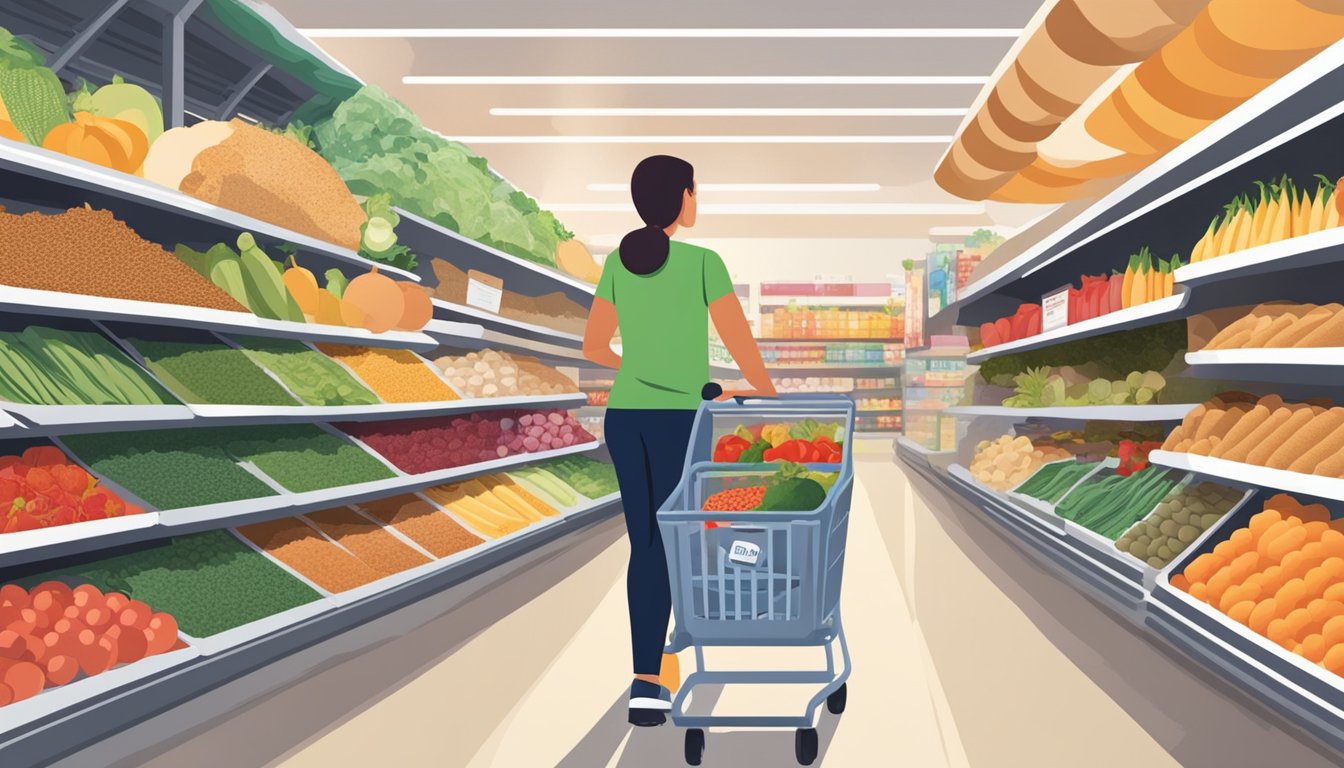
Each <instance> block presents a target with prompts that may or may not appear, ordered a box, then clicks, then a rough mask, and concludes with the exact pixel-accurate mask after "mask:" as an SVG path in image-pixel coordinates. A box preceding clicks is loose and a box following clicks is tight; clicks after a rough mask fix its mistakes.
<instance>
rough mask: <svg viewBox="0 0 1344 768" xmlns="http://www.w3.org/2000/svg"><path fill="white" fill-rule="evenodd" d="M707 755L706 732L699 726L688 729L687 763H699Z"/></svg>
mask: <svg viewBox="0 0 1344 768" xmlns="http://www.w3.org/2000/svg"><path fill="white" fill-rule="evenodd" d="M704 756H705V732H704V731H702V730H700V729H699V728H687V729H686V764H687V765H699V764H700V760H701V759H703V758H704Z"/></svg>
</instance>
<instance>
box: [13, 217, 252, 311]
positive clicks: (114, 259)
mask: <svg viewBox="0 0 1344 768" xmlns="http://www.w3.org/2000/svg"><path fill="white" fill-rule="evenodd" d="M0 242H3V243H4V244H5V258H3V259H0V285H12V286H14V287H16V288H30V289H34V290H39V291H61V292H64V293H78V294H82V295H85V296H106V297H108V298H113V299H132V300H135V301H154V302H161V303H164V304H185V305H188V306H195V307H205V308H207V309H220V310H226V311H229V312H246V311H247V307H245V306H243V304H241V303H239V302H238V301H237V300H235V299H234V298H233V297H232V296H230V295H229V294H228V293H227V292H225V291H224V290H223V289H221V288H219V287H218V286H216V285H215V284H213V283H211V282H210V281H209V280H207V279H205V278H203V277H201V276H200V275H198V274H197V273H196V272H195V271H194V270H193V269H192V268H191V267H189V266H187V265H186V264H184V263H182V262H181V261H180V260H178V259H177V258H175V257H174V256H173V255H172V254H171V253H169V252H167V251H165V250H164V249H163V248H162V247H161V246H159V245H156V244H154V243H151V242H149V241H147V240H144V239H142V238H141V237H140V236H139V235H137V234H136V233H135V230H133V229H131V228H130V227H128V226H126V223H125V222H123V221H120V220H118V219H117V218H115V217H114V216H113V215H112V212H111V211H105V210H94V209H92V208H71V209H70V210H68V211H65V212H63V213H55V214H46V213H38V212H33V213H25V214H22V215H18V214H13V213H6V212H4V211H3V210H0ZM75 264H78V265H79V268H78V269H75V268H73V267H72V266H71V265H75ZM151 276H152V278H151Z"/></svg>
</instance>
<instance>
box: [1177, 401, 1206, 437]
mask: <svg viewBox="0 0 1344 768" xmlns="http://www.w3.org/2000/svg"><path fill="white" fill-rule="evenodd" d="M1208 410H1209V409H1208V408H1207V407H1205V405H1204V404H1203V403H1200V404H1199V405H1196V406H1195V407H1194V408H1191V409H1190V410H1189V411H1188V412H1187V413H1186V414H1185V418H1184V419H1181V426H1182V427H1185V431H1186V432H1189V433H1192V434H1193V433H1194V431H1195V429H1197V428H1198V427H1199V420H1200V419H1202V418H1204V414H1205V413H1208Z"/></svg>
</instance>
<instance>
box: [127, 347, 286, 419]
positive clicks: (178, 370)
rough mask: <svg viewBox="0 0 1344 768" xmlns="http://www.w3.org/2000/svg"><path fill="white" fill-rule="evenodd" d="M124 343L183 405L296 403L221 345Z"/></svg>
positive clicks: (244, 359) (240, 353)
mask: <svg viewBox="0 0 1344 768" xmlns="http://www.w3.org/2000/svg"><path fill="white" fill-rule="evenodd" d="M128 341H129V342H130V343H131V345H132V346H134V347H135V349H136V351H138V352H139V353H140V354H141V355H142V356H144V358H145V366H146V367H147V368H149V370H150V371H152V372H153V373H154V375H155V376H157V377H158V378H159V381H162V382H163V383H164V384H166V385H167V386H168V388H169V389H171V390H173V392H175V393H176V394H177V395H178V396H179V397H181V398H182V399H183V400H185V401H186V402H189V403H245V404H250V405H298V404H299V403H298V401H296V400H295V399H294V398H293V397H290V395H289V393H287V392H285V389H284V387H282V386H280V385H279V384H278V383H277V382H276V381H275V379H272V378H271V377H270V376H267V375H266V372H265V371H263V370H262V369H261V368H260V367H259V366H257V364H256V363H254V362H252V360H251V359H250V358H248V356H247V355H246V354H244V353H243V351H242V350H240V349H234V348H232V347H227V346H224V345H223V344H196V343H188V342H167V341H146V340H143V339H128Z"/></svg>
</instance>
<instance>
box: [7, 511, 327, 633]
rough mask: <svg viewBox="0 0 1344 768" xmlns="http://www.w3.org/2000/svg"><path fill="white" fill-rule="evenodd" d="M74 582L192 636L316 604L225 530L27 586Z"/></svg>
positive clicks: (50, 575)
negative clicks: (119, 597)
mask: <svg viewBox="0 0 1344 768" xmlns="http://www.w3.org/2000/svg"><path fill="white" fill-rule="evenodd" d="M51 578H74V579H77V580H80V581H88V582H91V583H93V584H94V585H95V586H97V587H98V588H99V589H102V590H103V591H105V592H121V593H124V594H126V595H127V596H129V597H130V598H131V599H133V600H140V601H142V602H144V603H145V604H147V605H148V606H149V607H150V608H152V609H154V610H155V611H164V612H166V613H169V614H171V615H172V617H173V618H174V619H176V620H177V625H178V627H179V628H180V629H181V630H182V631H183V632H185V633H187V634H188V635H191V636H193V637H209V636H210V635H215V634H218V633H220V632H223V631H225V630H229V629H233V628H235V627H240V626H242V625H244V624H248V623H251V622H253V621H257V620H258V619H264V618H266V617H267V616H272V615H275V614H277V613H281V612H283V611H286V610H289V609H291V608H296V607H298V606H300V605H306V604H308V603H311V602H313V601H314V600H317V599H319V598H320V595H318V593H317V592H315V591H314V590H313V589H312V588H311V587H309V586H308V585H307V584H304V583H303V582H302V581H299V580H298V579H297V578H295V577H294V576H291V575H289V573H288V572H286V571H285V570H284V569H282V568H281V567H280V566H278V565H276V564H274V563H272V562H271V561H270V560H269V559H267V558H266V556H265V555H262V554H260V553H258V552H256V551H255V550H253V549H251V548H250V547H248V546H247V545H245V544H243V543H242V542H240V541H239V540H238V539H236V538H234V537H233V535H231V534H229V533H227V532H225V531H208V532H206V533H198V534H194V535H190V536H180V537H178V538H175V539H172V540H171V542H170V543H168V544H165V545H162V546H155V547H151V548H150V549H145V550H142V551H139V552H134V553H132V554H129V555H121V556H119V557H113V558H109V559H106V560H99V561H95V562H92V563H89V564H87V565H80V566H74V567H70V568H62V569H60V570H57V571H53V572H51V573H46V574H42V575H39V576H33V577H31V578H30V581H31V582H32V584H33V585H36V584H37V583H39V582H41V581H45V580H47V579H51Z"/></svg>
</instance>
